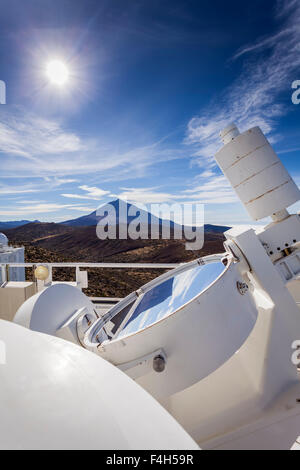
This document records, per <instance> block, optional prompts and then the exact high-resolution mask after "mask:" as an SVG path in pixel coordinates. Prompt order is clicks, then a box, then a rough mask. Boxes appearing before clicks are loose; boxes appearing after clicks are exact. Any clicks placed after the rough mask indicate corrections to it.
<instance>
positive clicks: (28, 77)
mask: <svg viewBox="0 0 300 470" xmlns="http://www.w3.org/2000/svg"><path fill="white" fill-rule="evenodd" d="M299 24H300V2H299V1H298V0H280V1H269V0H264V1H261V0H259V1H258V0H253V1H252V2H240V1H232V0H228V1H227V2H224V1H221V0H218V1H211V2H206V1H199V0H197V1H177V0H172V1H162V0H160V1H156V0H152V1H151V2H149V1H145V0H144V1H143V0H139V1H138V0H130V1H129V0H121V1H117V0H115V1H103V0H97V1H94V0H76V1H75V0H51V1H50V0H43V1H39V0H27V1H26V2H24V1H21V0H18V1H16V0H10V1H8V0H0V80H3V81H5V83H6V86H7V97H6V100H7V104H6V105H0V168H1V172H0V196H1V202H0V219H1V220H15V219H31V220H33V219H39V220H41V221H62V220H66V219H70V218H75V217H79V216H81V215H84V214H86V213H89V212H91V211H92V210H94V209H95V208H97V206H99V204H101V203H103V202H108V201H110V200H112V199H113V198H116V197H122V198H127V199H128V200H129V201H135V202H139V203H143V204H145V203H163V202H168V203H171V202H172V203H174V202H177V203H178V202H179V203H181V202H185V203H193V202H202V203H204V204H205V221H206V222H207V223H216V224H226V225H236V224H250V223H251V220H250V218H249V217H248V215H247V213H246V211H245V210H244V208H243V207H242V206H241V204H240V203H239V202H238V200H237V198H236V196H235V195H234V194H233V192H232V190H231V188H230V187H229V185H228V183H227V181H226V180H225V178H224V177H223V176H222V174H221V172H220V170H219V169H218V168H217V166H216V164H215V163H214V159H213V155H214V153H215V152H216V151H217V150H218V148H219V147H220V141H219V138H218V133H219V131H220V130H221V129H222V128H224V127H225V126H226V125H227V124H228V123H230V122H232V121H234V122H236V123H237V125H238V126H239V128H240V130H241V131H243V130H246V129H247V128H249V127H251V126H253V125H259V126H261V128H262V129H263V131H264V132H265V133H266V134H267V135H268V138H269V139H270V141H271V142H272V144H273V145H274V147H275V149H276V150H277V152H278V153H279V155H280V157H281V159H282V160H283V162H284V164H285V165H286V166H287V168H288V170H289V171H290V172H291V174H292V176H293V177H294V178H295V180H296V182H297V183H298V184H299V183H300V163H299V153H300V132H299V123H300V119H299V118H300V106H297V105H294V104H292V101H291V95H292V89H291V84H292V82H293V81H294V80H297V79H300V26H299ZM54 59H59V60H61V61H63V62H64V63H65V64H66V65H67V67H68V69H69V72H70V77H69V81H68V82H67V84H66V85H65V86H63V87H57V86H55V85H53V84H52V83H49V80H48V79H47V77H46V73H45V70H46V67H47V64H48V63H49V61H51V60H54ZM294 209H296V210H299V209H300V206H299V204H298V205H296V206H295V207H294Z"/></svg>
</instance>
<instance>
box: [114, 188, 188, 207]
mask: <svg viewBox="0 0 300 470" xmlns="http://www.w3.org/2000/svg"><path fill="white" fill-rule="evenodd" d="M121 189H122V192H121V193H120V194H119V195H118V197H119V198H120V199H124V200H128V201H131V202H139V203H142V204H153V203H161V202H171V201H172V200H175V199H179V198H180V197H181V196H179V195H175V194H170V193H166V192H160V191H156V189H157V188H121Z"/></svg>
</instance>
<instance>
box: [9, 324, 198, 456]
mask: <svg viewBox="0 0 300 470" xmlns="http://www.w3.org/2000/svg"><path fill="white" fill-rule="evenodd" d="M0 332H1V342H0V346H1V344H2V354H0V382H1V383H2V384H5V386H3V387H2V386H1V387H0V414H1V420H0V449H107V450H108V449H120V450H126V449H128V450H130V449H131V450H132V449H174V450H175V449H177V450H179V449H191V450H196V449H198V446H197V445H196V443H195V442H194V441H193V440H192V439H191V437H190V436H189V435H188V434H187V433H186V431H184V430H183V428H182V427H181V426H180V425H179V424H178V423H177V422H176V421H175V419H174V418H172V417H171V416H170V415H169V413H168V412H167V411H166V410H164V409H163V408H162V406H161V405H160V404H159V403H158V402H156V401H155V400H154V399H153V398H152V397H151V396H150V395H149V394H148V393H146V392H145V391H144V390H143V389H142V388H141V387H140V386H138V385H137V384H136V383H135V382H134V381H132V380H131V379H130V378H129V377H127V376H126V375H125V374H124V373H123V372H121V371H120V370H118V369H117V368H116V367H114V366H113V365H111V364H110V363H109V362H107V361H105V360H104V359H102V358H100V357H98V356H96V355H95V354H92V353H90V352H88V351H85V350H84V349H82V348H79V347H78V346H76V345H74V344H71V343H69V342H67V341H64V340H61V339H60V338H55V337H53V336H48V335H45V334H42V333H37V332H33V331H30V330H28V329H27V328H23V327H21V326H19V325H16V324H14V323H10V322H6V321H3V320H0ZM4 350H5V354H3V351H4ZM0 353H1V348H0ZM4 356H5V357H4Z"/></svg>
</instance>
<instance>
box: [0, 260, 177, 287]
mask: <svg viewBox="0 0 300 470" xmlns="http://www.w3.org/2000/svg"><path fill="white" fill-rule="evenodd" d="M181 264H185V263H78V262H75V263H68V262H65V263H48V262H44V263H1V264H0V267H1V285H2V286H4V285H5V284H6V283H7V282H8V281H10V280H12V279H10V268H32V269H33V273H34V270H35V269H36V268H37V267H38V266H45V267H46V268H47V269H48V272H49V276H48V278H47V279H46V280H45V282H44V284H45V285H50V284H51V283H52V282H53V275H52V270H53V268H74V269H75V282H76V285H77V287H79V288H83V287H88V285H84V284H85V283H84V282H83V277H82V273H83V272H85V271H81V268H92V269H94V268H96V269H104V268H105V269H107V268H110V269H173V268H176V267H178V266H180V265H181ZM33 278H34V277H33ZM86 279H87V278H86ZM38 282H39V281H38ZM87 282H88V280H87Z"/></svg>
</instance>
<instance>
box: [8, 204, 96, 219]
mask: <svg viewBox="0 0 300 470" xmlns="http://www.w3.org/2000/svg"><path fill="white" fill-rule="evenodd" d="M62 209H68V210H75V211H80V212H86V213H88V212H92V211H93V210H94V209H92V208H90V207H85V206H78V205H72V204H57V203H41V204H39V203H32V204H30V205H27V206H26V205H25V206H22V207H20V208H17V209H7V208H0V217H1V216H18V217H22V218H23V217H24V216H25V215H28V214H29V215H31V214H46V213H51V212H57V211H60V210H62Z"/></svg>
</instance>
